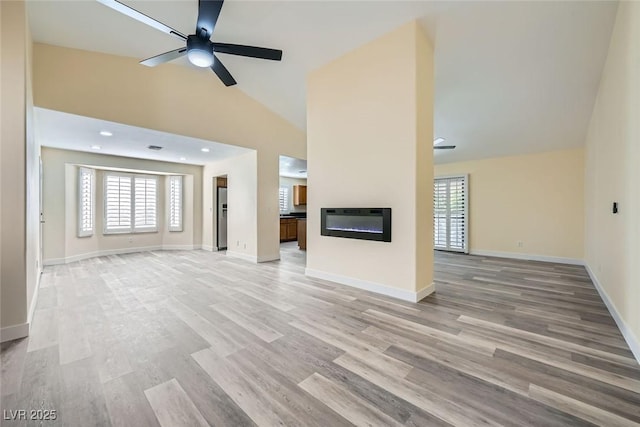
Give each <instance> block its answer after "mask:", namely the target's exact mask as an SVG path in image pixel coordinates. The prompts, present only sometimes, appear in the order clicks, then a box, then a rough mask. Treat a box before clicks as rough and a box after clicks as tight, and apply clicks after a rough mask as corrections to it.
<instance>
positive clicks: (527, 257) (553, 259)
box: [469, 249, 584, 265]
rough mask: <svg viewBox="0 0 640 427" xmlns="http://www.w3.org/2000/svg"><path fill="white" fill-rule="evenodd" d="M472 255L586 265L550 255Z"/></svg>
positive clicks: (503, 253) (478, 252)
mask: <svg viewBox="0 0 640 427" xmlns="http://www.w3.org/2000/svg"><path fill="white" fill-rule="evenodd" d="M469 254H470V255H478V256H492V257H496V258H512V259H524V260H529V261H542V262H555V263H557V264H571V265H584V261H583V260H581V259H576V258H563V257H557V256H548V255H535V254H523V253H519V252H499V251H485V250H477V249H471V250H470V251H469Z"/></svg>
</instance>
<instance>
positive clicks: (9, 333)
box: [0, 323, 29, 342]
mask: <svg viewBox="0 0 640 427" xmlns="http://www.w3.org/2000/svg"><path fill="white" fill-rule="evenodd" d="M28 336H29V324H28V323H22V324H20V325H13V326H7V327H6V328H2V329H0V342H7V341H13V340H17V339H19V338H24V337H28Z"/></svg>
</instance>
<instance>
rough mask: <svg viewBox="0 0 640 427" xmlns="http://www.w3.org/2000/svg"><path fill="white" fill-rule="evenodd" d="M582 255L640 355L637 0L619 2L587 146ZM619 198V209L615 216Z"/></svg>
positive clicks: (639, 28)
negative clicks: (633, 0) (614, 210)
mask: <svg viewBox="0 0 640 427" xmlns="http://www.w3.org/2000/svg"><path fill="white" fill-rule="evenodd" d="M585 186H586V190H585V195H586V227H585V232H586V245H585V248H586V249H585V259H586V263H587V266H588V267H589V269H590V272H591V274H592V277H594V278H595V281H596V282H598V284H599V285H600V286H601V288H602V289H603V291H604V293H605V301H607V300H608V301H607V302H608V303H609V308H610V310H611V311H613V312H614V317H617V319H616V320H617V322H618V326H619V327H620V329H621V330H622V332H623V334H624V335H625V338H627V342H628V343H629V344H630V346H631V348H632V349H633V350H634V352H635V354H636V357H637V358H638V360H640V310H639V307H640V262H639V261H640V3H638V2H620V5H619V6H618V15H617V19H616V24H615V27H614V30H613V34H612V36H611V44H610V47H609V53H608V57H607V61H606V64H605V68H604V71H603V75H602V80H601V82H600V89H599V91H598V96H597V99H596V103H595V107H594V110H593V115H592V117H591V122H590V124H589V132H588V135H587V144H586V173H585ZM613 202H618V204H619V213H618V214H616V215H614V214H613V213H612V204H613Z"/></svg>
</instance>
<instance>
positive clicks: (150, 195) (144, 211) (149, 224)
mask: <svg viewBox="0 0 640 427" xmlns="http://www.w3.org/2000/svg"><path fill="white" fill-rule="evenodd" d="M134 186H135V191H134V195H135V198H134V202H133V203H134V212H135V222H134V229H135V231H156V230H157V229H158V228H157V223H158V219H157V204H158V197H157V194H158V193H157V188H158V179H157V178H155V177H140V176H136V177H135V178H134Z"/></svg>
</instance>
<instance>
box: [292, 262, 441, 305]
mask: <svg viewBox="0 0 640 427" xmlns="http://www.w3.org/2000/svg"><path fill="white" fill-rule="evenodd" d="M304 274H305V275H307V276H309V277H313V278H316V279H322V280H328V281H330V282H335V283H339V284H341V285H347V286H351V287H354V288H358V289H363V290H365V291H370V292H375V293H377V294H382V295H386V296H389V297H393V298H397V299H401V300H403V301H409V302H418V301H420V300H421V299H422V298H424V297H426V296H427V295H429V294H431V293H432V292H433V291H434V290H435V286H434V284H433V283H432V284H431V285H428V286H426V287H424V288H422V289H421V290H420V291H418V292H411V291H407V290H404V289H398V288H393V287H391V286H387V285H383V284H381V283H375V282H369V281H367V280H361V279H356V278H354V277H348V276H342V275H340V274H333V273H327V272H325V271H320V270H315V269H313V268H305V270H304Z"/></svg>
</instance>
